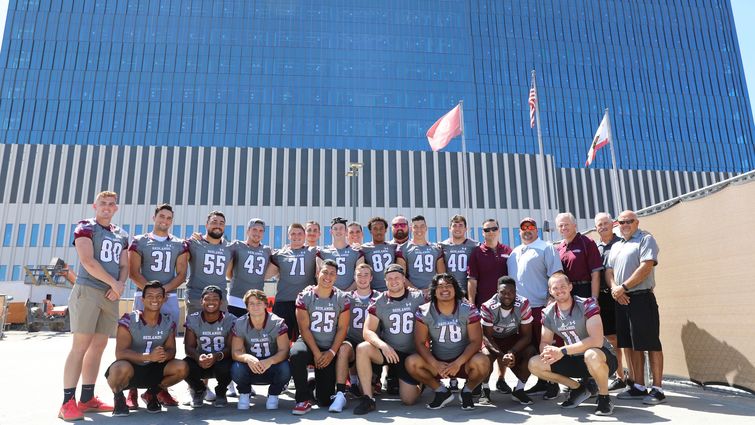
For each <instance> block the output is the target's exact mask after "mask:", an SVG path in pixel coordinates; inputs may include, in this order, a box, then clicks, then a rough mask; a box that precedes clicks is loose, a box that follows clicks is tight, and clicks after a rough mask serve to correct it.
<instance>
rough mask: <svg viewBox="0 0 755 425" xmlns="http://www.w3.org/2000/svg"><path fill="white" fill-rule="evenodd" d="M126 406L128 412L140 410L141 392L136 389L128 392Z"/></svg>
mask: <svg viewBox="0 0 755 425" xmlns="http://www.w3.org/2000/svg"><path fill="white" fill-rule="evenodd" d="M126 406H128V410H137V409H139V391H138V390H137V389H136V388H131V389H130V390H128V396H127V397H126Z"/></svg>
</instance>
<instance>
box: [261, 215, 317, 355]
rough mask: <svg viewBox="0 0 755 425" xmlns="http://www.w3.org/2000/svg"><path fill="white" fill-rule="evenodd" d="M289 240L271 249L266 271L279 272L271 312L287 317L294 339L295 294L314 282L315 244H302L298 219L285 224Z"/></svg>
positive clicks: (295, 335)
mask: <svg viewBox="0 0 755 425" xmlns="http://www.w3.org/2000/svg"><path fill="white" fill-rule="evenodd" d="M318 228H319V226H318ZM288 240H289V245H287V246H284V247H283V248H281V249H279V250H276V251H275V252H273V256H272V258H271V266H270V273H269V274H268V275H269V276H278V285H276V291H275V304H274V305H273V313H275V315H276V316H278V317H280V318H281V319H283V320H285V321H286V326H287V327H288V339H289V340H291V341H294V340H296V338H297V337H298V336H299V325H298V323H297V321H296V297H297V296H298V295H299V293H300V292H301V291H303V290H304V288H306V287H307V286H309V285H314V284H315V268H316V266H317V264H316V257H317V248H315V247H311V246H304V226H302V225H301V224H299V223H293V224H291V225H290V226H288Z"/></svg>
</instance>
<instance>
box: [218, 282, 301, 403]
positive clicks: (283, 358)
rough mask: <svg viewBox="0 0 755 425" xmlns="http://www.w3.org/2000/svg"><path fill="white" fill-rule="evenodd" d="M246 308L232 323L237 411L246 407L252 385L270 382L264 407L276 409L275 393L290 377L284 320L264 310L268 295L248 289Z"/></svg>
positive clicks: (245, 300) (232, 370)
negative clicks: (234, 322)
mask: <svg viewBox="0 0 755 425" xmlns="http://www.w3.org/2000/svg"><path fill="white" fill-rule="evenodd" d="M244 303H246V306H247V307H246V308H247V311H248V314H247V315H244V316H241V317H240V318H239V319H238V320H236V324H235V325H234V326H233V340H232V342H231V345H232V350H233V360H234V362H233V366H231V375H232V376H233V380H234V381H235V382H236V384H237V385H238V389H239V403H238V409H239V410H247V409H249V404H250V398H251V395H252V394H251V393H252V384H269V385H270V387H268V390H267V402H266V403H265V407H266V408H267V410H275V409H277V408H278V396H280V393H281V392H283V389H284V388H285V386H286V385H287V384H288V381H289V380H290V379H291V368H290V366H289V363H288V349H289V343H288V329H287V328H286V322H284V321H283V319H281V318H280V317H278V316H276V315H275V314H272V313H268V312H267V295H265V293H264V292H262V291H261V290H259V289H250V290H249V291H247V293H246V294H245V295H244Z"/></svg>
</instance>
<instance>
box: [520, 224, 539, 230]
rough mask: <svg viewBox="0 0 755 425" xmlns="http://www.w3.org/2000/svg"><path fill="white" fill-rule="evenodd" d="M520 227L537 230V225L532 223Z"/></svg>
mask: <svg viewBox="0 0 755 425" xmlns="http://www.w3.org/2000/svg"><path fill="white" fill-rule="evenodd" d="M519 229H520V230H524V231H527V230H535V229H537V227H536V226H533V225H532V224H525V225H524V226H522V227H520V228H519Z"/></svg>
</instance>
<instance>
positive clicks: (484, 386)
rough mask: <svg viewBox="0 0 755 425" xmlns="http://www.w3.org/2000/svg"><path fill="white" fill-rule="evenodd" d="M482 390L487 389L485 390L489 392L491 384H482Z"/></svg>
mask: <svg viewBox="0 0 755 425" xmlns="http://www.w3.org/2000/svg"><path fill="white" fill-rule="evenodd" d="M482 388H485V389H488V390H489V389H490V384H488V383H485V384H482Z"/></svg>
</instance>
